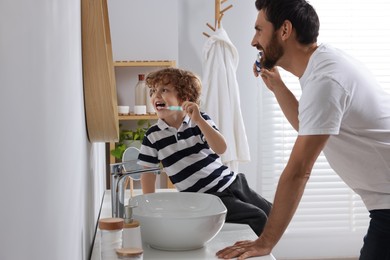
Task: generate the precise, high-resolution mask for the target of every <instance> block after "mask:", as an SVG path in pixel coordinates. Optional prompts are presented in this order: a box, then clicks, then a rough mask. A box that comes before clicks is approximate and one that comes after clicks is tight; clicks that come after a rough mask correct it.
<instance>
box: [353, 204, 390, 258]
mask: <svg viewBox="0 0 390 260" xmlns="http://www.w3.org/2000/svg"><path fill="white" fill-rule="evenodd" d="M370 218H371V220H370V225H369V226H368V231H367V234H366V236H365V237H364V244H363V247H362V249H361V250H360V258H359V260H390V209H381V210H371V211H370Z"/></svg>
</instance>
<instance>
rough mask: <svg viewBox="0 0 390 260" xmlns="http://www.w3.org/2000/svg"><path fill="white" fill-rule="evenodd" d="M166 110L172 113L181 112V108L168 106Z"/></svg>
mask: <svg viewBox="0 0 390 260" xmlns="http://www.w3.org/2000/svg"><path fill="white" fill-rule="evenodd" d="M167 109H168V110H174V111H183V108H182V107H181V106H168V107H167Z"/></svg>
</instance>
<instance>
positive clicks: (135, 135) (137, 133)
mask: <svg viewBox="0 0 390 260" xmlns="http://www.w3.org/2000/svg"><path fill="white" fill-rule="evenodd" d="M149 127H150V122H149V120H146V119H145V120H138V121H137V128H136V129H121V131H120V132H119V142H118V143H116V144H115V149H113V150H111V151H110V153H111V155H112V156H114V157H115V158H117V159H120V160H121V159H122V155H123V152H124V151H125V150H126V149H127V147H128V145H127V144H126V141H140V142H142V140H143V139H144V136H145V133H146V131H147V130H148V129H149ZM119 128H122V125H119Z"/></svg>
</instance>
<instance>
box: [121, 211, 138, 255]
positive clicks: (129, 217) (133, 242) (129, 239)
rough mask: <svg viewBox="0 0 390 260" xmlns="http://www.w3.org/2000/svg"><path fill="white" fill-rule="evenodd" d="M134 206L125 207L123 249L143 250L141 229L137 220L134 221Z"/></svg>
mask: <svg viewBox="0 0 390 260" xmlns="http://www.w3.org/2000/svg"><path fill="white" fill-rule="evenodd" d="M133 208H134V206H131V205H126V206H125V220H124V224H123V232H122V248H139V249H142V239H141V228H140V224H139V222H138V221H137V220H134V219H133Z"/></svg>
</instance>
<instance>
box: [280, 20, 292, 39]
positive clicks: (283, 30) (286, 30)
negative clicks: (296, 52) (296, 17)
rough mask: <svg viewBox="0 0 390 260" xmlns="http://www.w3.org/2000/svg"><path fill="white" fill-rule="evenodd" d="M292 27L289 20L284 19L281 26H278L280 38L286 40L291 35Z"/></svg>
mask: <svg viewBox="0 0 390 260" xmlns="http://www.w3.org/2000/svg"><path fill="white" fill-rule="evenodd" d="M292 28H293V27H292V24H291V22H290V21H289V20H285V21H284V22H283V24H282V26H281V27H280V36H281V38H282V40H287V39H288V38H289V37H290V36H291V33H292Z"/></svg>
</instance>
